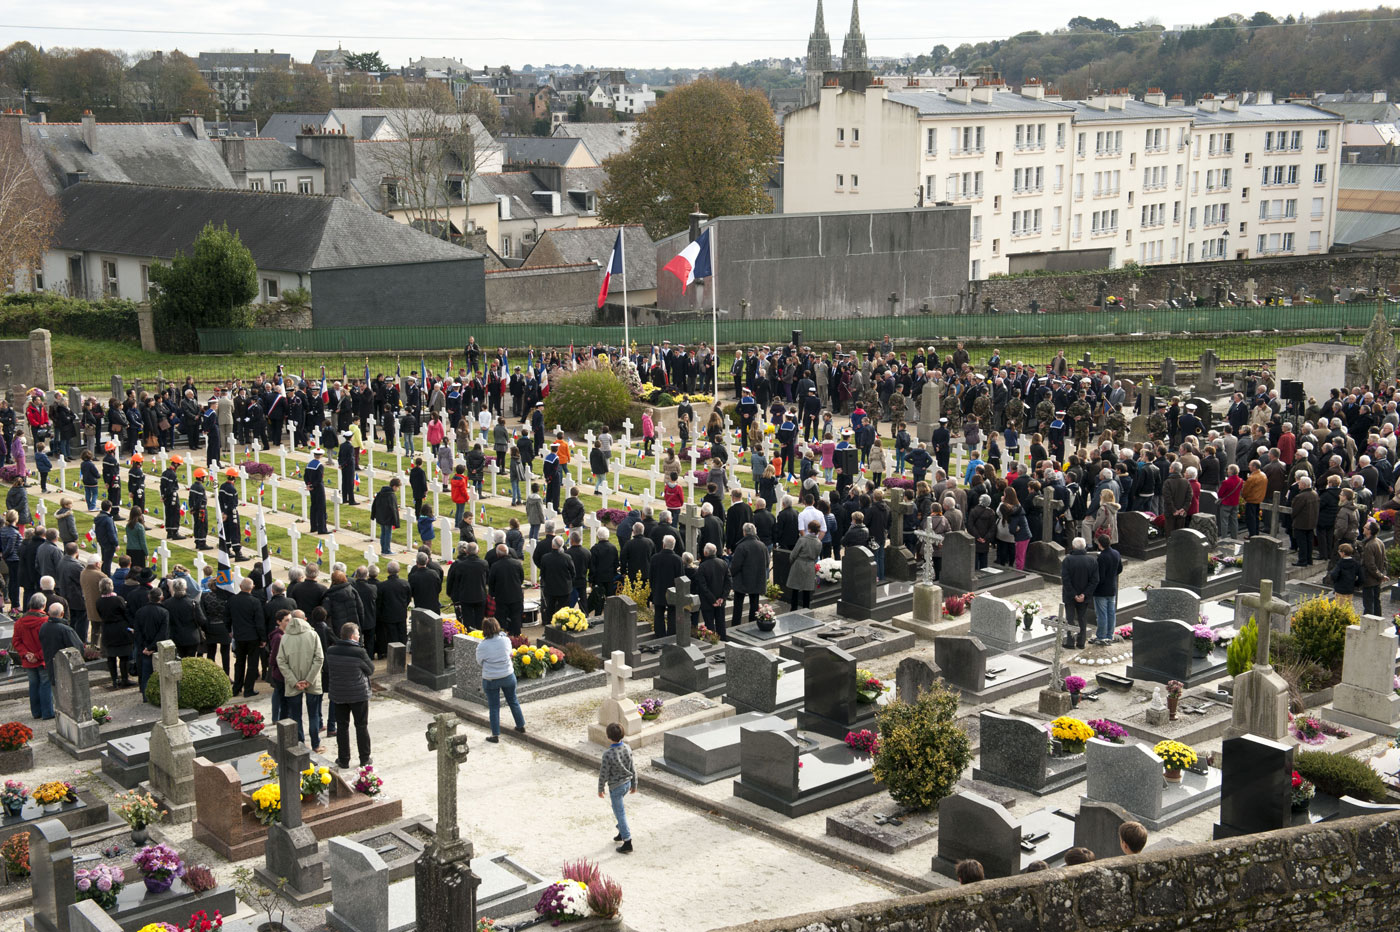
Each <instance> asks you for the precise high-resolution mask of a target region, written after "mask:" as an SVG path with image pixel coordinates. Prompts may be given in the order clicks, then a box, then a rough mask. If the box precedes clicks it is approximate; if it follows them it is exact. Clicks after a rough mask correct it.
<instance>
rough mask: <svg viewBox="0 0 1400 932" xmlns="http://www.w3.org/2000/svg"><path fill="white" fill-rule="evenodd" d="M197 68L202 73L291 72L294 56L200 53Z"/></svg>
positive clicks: (280, 54)
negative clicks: (237, 70) (252, 70)
mask: <svg viewBox="0 0 1400 932" xmlns="http://www.w3.org/2000/svg"><path fill="white" fill-rule="evenodd" d="M195 67H196V68H198V69H199V70H200V71H214V70H216V69H219V68H234V69H238V68H242V69H253V68H257V69H260V70H263V71H291V70H292V56H291V55H288V54H287V53H286V52H200V53H199V57H198V58H196V59H195Z"/></svg>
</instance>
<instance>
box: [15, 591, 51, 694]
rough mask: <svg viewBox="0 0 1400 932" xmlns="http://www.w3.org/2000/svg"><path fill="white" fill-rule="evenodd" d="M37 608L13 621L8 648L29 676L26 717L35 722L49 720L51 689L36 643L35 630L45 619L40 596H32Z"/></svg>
mask: <svg viewBox="0 0 1400 932" xmlns="http://www.w3.org/2000/svg"><path fill="white" fill-rule="evenodd" d="M34 598H37V599H38V600H39V603H38V604H39V607H38V608H36V609H31V610H30V611H27V612H25V613H24V614H23V615H21V616H20V617H19V618H18V619H16V620H15V630H14V634H13V636H12V638H11V644H10V648H11V650H12V651H13V652H14V653H16V654H18V655H19V659H20V663H21V664H22V665H23V666H24V672H25V673H27V674H29V714H30V715H32V716H34V717H35V718H38V719H49V718H53V687H52V685H51V684H50V683H49V671H48V668H46V667H45V666H44V646H43V644H41V643H40V642H39V629H40V628H41V627H43V624H44V622H46V621H48V620H49V616H48V615H47V614H46V613H45V612H44V610H43V601H44V596H43V595H42V594H39V595H36V596H35V597H34Z"/></svg>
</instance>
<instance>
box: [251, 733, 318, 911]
mask: <svg viewBox="0 0 1400 932" xmlns="http://www.w3.org/2000/svg"><path fill="white" fill-rule="evenodd" d="M272 753H273V758H274V759H275V760H276V761H277V785H278V787H279V789H280V790H281V807H282V808H281V815H280V817H279V818H278V820H277V821H276V822H274V823H272V824H271V825H269V826H268V827H267V847H266V856H265V866H264V867H259V868H256V869H255V870H254V874H255V875H256V876H257V878H258V879H259V881H261V882H262V883H263V884H264V885H265V886H269V887H273V886H277V884H278V881H279V880H280V879H281V878H286V882H287V883H286V888H284V893H285V894H286V895H287V896H288V897H289V898H290V899H292V900H293V902H298V901H300V902H302V903H309V902H312V901H314V900H315V899H316V898H317V897H318V896H321V895H323V894H324V892H325V887H326V862H325V859H324V858H323V857H322V855H321V851H320V845H319V843H318V842H317V841H316V834H315V832H313V831H312V830H311V826H309V825H307V824H306V823H305V822H303V821H302V816H301V779H302V778H301V775H302V771H304V770H306V769H307V768H308V767H310V766H311V751H310V750H308V749H307V747H306V745H305V744H302V743H301V742H300V741H298V740H297V726H296V722H294V721H292V720H291V719H288V718H284V719H282V720H281V721H279V722H278V723H277V738H276V744H274V746H273V750H272Z"/></svg>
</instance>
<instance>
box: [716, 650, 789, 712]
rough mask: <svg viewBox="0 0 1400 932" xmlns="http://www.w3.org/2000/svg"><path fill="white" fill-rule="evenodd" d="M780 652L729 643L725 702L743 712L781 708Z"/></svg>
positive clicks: (725, 667) (725, 664)
mask: <svg viewBox="0 0 1400 932" xmlns="http://www.w3.org/2000/svg"><path fill="white" fill-rule="evenodd" d="M781 663H782V661H781V660H779V659H778V655H777V654H774V653H772V652H771V651H766V650H763V649H761V648H757V647H744V646H743V645H740V644H733V643H730V644H726V645H725V647H724V669H725V677H726V684H727V685H726V689H725V701H727V702H729V703H730V704H731V705H733V706H734V707H735V708H737V709H739V710H740V711H743V712H765V713H766V712H773V711H775V710H776V709H777V708H778V669H779V666H780V665H781Z"/></svg>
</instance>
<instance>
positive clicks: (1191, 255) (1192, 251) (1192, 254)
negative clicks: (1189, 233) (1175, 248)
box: [1186, 243, 1196, 262]
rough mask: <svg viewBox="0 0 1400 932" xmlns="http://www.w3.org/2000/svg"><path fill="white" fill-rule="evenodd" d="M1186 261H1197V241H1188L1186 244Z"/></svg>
mask: <svg viewBox="0 0 1400 932" xmlns="http://www.w3.org/2000/svg"><path fill="white" fill-rule="evenodd" d="M1186 261H1187V262H1195V261H1196V244H1195V243H1187V244H1186Z"/></svg>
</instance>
